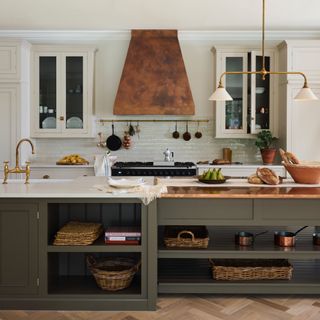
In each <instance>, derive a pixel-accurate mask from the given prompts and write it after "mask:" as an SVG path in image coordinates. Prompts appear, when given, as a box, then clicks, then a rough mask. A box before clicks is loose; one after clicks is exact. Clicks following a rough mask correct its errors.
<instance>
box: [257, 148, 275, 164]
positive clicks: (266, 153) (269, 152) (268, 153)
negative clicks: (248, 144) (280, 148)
mask: <svg viewBox="0 0 320 320" xmlns="http://www.w3.org/2000/svg"><path fill="white" fill-rule="evenodd" d="M260 152H261V157H262V161H263V164H272V163H273V161H274V158H275V156H276V152H277V149H275V148H271V149H260Z"/></svg>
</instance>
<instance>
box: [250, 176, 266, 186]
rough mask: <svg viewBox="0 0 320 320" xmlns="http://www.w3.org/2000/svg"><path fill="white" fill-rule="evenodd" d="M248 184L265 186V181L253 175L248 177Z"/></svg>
mask: <svg viewBox="0 0 320 320" xmlns="http://www.w3.org/2000/svg"><path fill="white" fill-rule="evenodd" d="M248 182H249V183H251V184H263V181H262V180H261V179H260V178H259V177H258V176H257V175H256V174H252V175H251V176H250V177H248Z"/></svg>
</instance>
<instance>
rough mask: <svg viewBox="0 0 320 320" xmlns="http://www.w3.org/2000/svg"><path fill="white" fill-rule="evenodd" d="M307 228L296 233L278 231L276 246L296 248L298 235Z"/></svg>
mask: <svg viewBox="0 0 320 320" xmlns="http://www.w3.org/2000/svg"><path fill="white" fill-rule="evenodd" d="M307 227H308V226H304V227H302V228H300V229H298V230H297V231H296V232H290V231H276V232H275V233H274V244H275V245H277V246H279V247H294V246H295V244H296V235H297V234H298V233H299V232H300V231H302V230H303V229H305V228H307Z"/></svg>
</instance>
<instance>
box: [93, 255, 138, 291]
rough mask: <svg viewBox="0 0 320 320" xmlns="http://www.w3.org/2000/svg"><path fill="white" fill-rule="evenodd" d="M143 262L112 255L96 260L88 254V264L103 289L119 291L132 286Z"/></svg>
mask: <svg viewBox="0 0 320 320" xmlns="http://www.w3.org/2000/svg"><path fill="white" fill-rule="evenodd" d="M140 264H141V262H140V261H139V262H137V261H136V260H134V259H131V258H123V257H110V258H102V259H101V260H99V261H96V260H95V259H94V258H93V257H92V256H87V265H88V268H89V269H90V271H91V273H92V274H93V276H94V278H95V279H96V282H97V285H98V286H99V287H100V288H101V289H103V290H109V291H118V290H122V289H125V288H127V287H129V286H130V284H131V282H132V279H133V277H134V275H135V273H136V272H137V271H138V270H139V267H140Z"/></svg>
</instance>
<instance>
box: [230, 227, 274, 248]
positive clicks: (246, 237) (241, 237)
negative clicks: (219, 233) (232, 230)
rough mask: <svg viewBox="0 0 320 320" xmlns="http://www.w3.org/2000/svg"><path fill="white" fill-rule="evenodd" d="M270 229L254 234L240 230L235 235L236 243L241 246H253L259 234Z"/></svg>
mask: <svg viewBox="0 0 320 320" xmlns="http://www.w3.org/2000/svg"><path fill="white" fill-rule="evenodd" d="M267 232H268V231H263V232H259V233H256V234H253V233H251V232H246V231H240V232H237V233H236V234H235V235H234V238H235V243H236V244H237V245H239V246H252V245H253V243H254V240H255V238H256V237H257V236H260V235H262V234H265V233H267Z"/></svg>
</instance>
